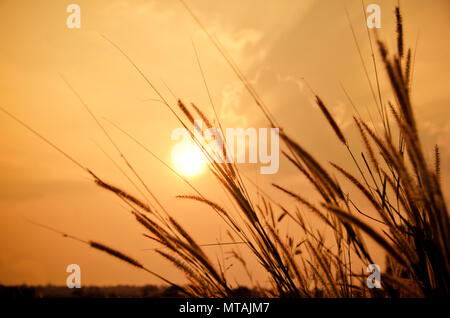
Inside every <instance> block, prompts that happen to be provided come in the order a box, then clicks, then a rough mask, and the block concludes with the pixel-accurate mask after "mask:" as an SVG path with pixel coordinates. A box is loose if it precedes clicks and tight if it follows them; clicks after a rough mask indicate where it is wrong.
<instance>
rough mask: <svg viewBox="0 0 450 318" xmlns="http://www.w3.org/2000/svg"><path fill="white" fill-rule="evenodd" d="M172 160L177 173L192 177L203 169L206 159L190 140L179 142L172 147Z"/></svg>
mask: <svg viewBox="0 0 450 318" xmlns="http://www.w3.org/2000/svg"><path fill="white" fill-rule="evenodd" d="M172 162H173V163H174V166H175V170H177V172H178V173H180V174H182V175H184V176H186V177H193V176H196V175H198V174H200V173H201V172H203V171H204V170H205V166H206V159H205V157H204V155H203V153H202V151H201V150H200V149H199V148H198V147H197V146H196V145H195V144H193V143H192V142H191V141H183V142H179V143H177V144H176V145H174V146H173V148H172Z"/></svg>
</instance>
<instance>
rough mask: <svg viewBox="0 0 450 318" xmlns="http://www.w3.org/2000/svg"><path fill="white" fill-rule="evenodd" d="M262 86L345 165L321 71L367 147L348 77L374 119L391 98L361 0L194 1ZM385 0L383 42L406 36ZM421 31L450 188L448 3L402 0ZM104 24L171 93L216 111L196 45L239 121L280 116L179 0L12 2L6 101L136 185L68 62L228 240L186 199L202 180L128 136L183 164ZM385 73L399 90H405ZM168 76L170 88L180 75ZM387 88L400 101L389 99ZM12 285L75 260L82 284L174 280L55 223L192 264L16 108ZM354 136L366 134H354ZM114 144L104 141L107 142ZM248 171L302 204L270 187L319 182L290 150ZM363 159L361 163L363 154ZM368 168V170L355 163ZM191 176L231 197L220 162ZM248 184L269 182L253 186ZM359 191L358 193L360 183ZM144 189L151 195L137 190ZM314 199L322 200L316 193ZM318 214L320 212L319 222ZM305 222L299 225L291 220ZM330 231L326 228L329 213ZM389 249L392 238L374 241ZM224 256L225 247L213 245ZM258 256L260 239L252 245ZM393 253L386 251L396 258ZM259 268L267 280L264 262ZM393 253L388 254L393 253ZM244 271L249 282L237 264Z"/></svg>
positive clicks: (4, 280)
mask: <svg viewBox="0 0 450 318" xmlns="http://www.w3.org/2000/svg"><path fill="white" fill-rule="evenodd" d="M71 3H76V4H78V5H79V6H80V8H81V28H80V29H69V28H68V27H67V26H66V19H67V17H68V15H69V13H67V12H66V8H67V6H68V5H69V4H71ZM186 3H187V4H188V5H189V7H190V8H191V9H192V10H193V11H194V12H195V14H196V15H197V16H198V17H199V19H200V20H201V21H202V22H203V24H204V25H205V26H206V27H207V28H208V30H209V31H210V32H211V33H212V34H214V35H215V36H216V37H217V39H218V40H219V41H220V42H221V43H222V45H223V47H224V48H225V49H226V50H227V52H228V53H229V55H230V56H231V57H232V58H233V59H234V61H235V62H236V64H237V65H238V66H239V67H240V68H241V70H242V72H243V73H244V74H245V75H246V76H247V78H248V79H249V80H250V81H251V83H252V84H253V85H254V87H255V89H256V91H257V92H258V93H259V94H260V96H261V98H262V99H263V100H264V101H265V103H266V104H267V106H268V108H269V109H270V111H271V113H272V114H273V115H274V116H275V117H276V118H277V120H278V123H279V124H280V125H281V126H282V127H284V129H285V131H286V132H288V133H289V134H291V135H292V136H294V137H295V139H296V140H298V141H299V142H300V143H301V144H302V145H304V146H305V147H306V149H308V150H310V151H311V153H313V154H314V155H316V156H317V157H318V158H323V159H324V160H323V163H324V164H326V163H327V161H330V160H333V161H335V162H338V163H340V164H343V165H344V166H345V163H346V162H348V153H347V152H346V151H345V149H344V148H343V146H342V145H341V144H338V142H337V139H336V137H335V136H334V134H333V132H332V130H331V129H330V128H329V126H328V124H327V122H326V120H325V119H324V117H323V115H322V114H321V113H320V110H319V109H318V108H317V107H316V106H315V104H314V99H313V95H312V94H311V91H310V90H309V89H308V87H307V86H306V85H305V82H304V80H303V78H304V79H306V80H307V82H308V83H309V84H310V85H311V87H312V88H313V89H314V91H315V92H317V93H318V94H319V95H320V96H321V97H322V98H323V100H324V101H325V103H326V104H327V105H328V106H329V107H330V109H331V111H332V113H333V115H334V116H335V118H336V120H337V122H338V123H339V124H340V125H341V127H343V130H344V133H346V134H347V135H348V136H349V138H348V139H349V140H351V142H350V144H351V146H352V147H353V148H354V149H355V150H356V152H357V151H358V150H359V151H360V150H361V149H362V146H361V143H360V140H359V139H358V138H357V131H356V129H355V127H354V125H353V122H352V116H353V115H354V110H353V108H352V107H351V105H350V103H349V101H348V99H347V98H346V96H345V94H344V93H343V90H342V87H341V85H342V86H343V87H344V88H345V90H346V91H347V92H348V94H349V95H350V97H351V98H352V100H353V102H354V103H355V105H357V107H358V108H359V109H360V111H361V113H362V115H363V117H364V118H365V119H368V115H367V111H366V106H367V108H368V109H369V111H370V112H371V113H372V115H373V116H375V115H376V110H375V104H374V101H373V98H372V95H371V92H370V89H369V85H368V83H367V80H366V77H365V74H364V69H363V67H362V63H361V60H360V58H359V55H358V51H357V48H356V46H355V43H354V40H353V37H352V33H351V30H350V26H349V23H348V20H347V17H346V14H345V6H346V7H347V8H348V11H349V16H350V19H351V22H352V24H353V26H354V28H355V34H356V37H357V39H358V43H359V44H360V47H361V52H362V55H363V58H364V62H365V63H366V65H368V72H369V76H370V78H371V80H372V84H374V83H375V82H374V72H373V68H372V67H370V66H371V57H370V54H371V53H370V46H369V41H368V38H367V33H366V32H367V31H366V28H365V19H364V16H363V8H362V4H361V1H360V0H347V1H335V0H316V1H314V0H270V1H258V0H227V1H219V0H186ZM369 3H377V4H379V5H380V7H381V29H379V30H378V32H379V36H380V38H381V39H383V40H386V42H387V43H388V45H389V48H390V49H391V50H393V49H394V48H395V24H394V14H393V12H394V7H395V6H396V5H397V3H398V1H394V0H374V1H371V2H367V1H364V5H365V6H367V5H368V4H369ZM400 6H401V9H402V12H403V17H404V29H405V41H406V45H407V46H408V47H412V48H415V45H416V40H417V39H418V41H417V51H416V53H417V54H415V55H414V56H415V64H414V77H413V84H412V87H413V88H412V99H413V102H414V109H415V114H416V117H417V120H418V123H419V129H420V131H421V137H422V142H423V144H424V148H425V149H426V151H427V155H428V157H429V159H431V158H432V153H433V147H434V145H435V144H439V146H440V148H441V152H442V182H443V188H444V191H445V195H446V197H447V201H448V199H449V197H450V190H449V189H448V187H447V185H448V178H449V174H450V107H449V105H450V91H449V84H450V80H449V77H448V76H449V70H450V45H449V42H448V40H449V35H450V32H449V31H450V28H449V19H450V1H448V0H432V1H422V0H402V1H400ZM102 35H105V36H106V37H108V38H109V39H111V40H112V41H114V42H115V43H117V44H118V45H119V46H120V47H121V48H122V49H123V50H124V51H125V52H127V54H128V55H129V56H130V57H131V58H132V59H133V61H134V62H135V63H136V64H137V65H138V66H139V67H140V68H141V70H142V71H143V72H144V73H145V74H146V75H147V76H148V78H149V79H150V80H151V81H152V83H154V85H155V86H156V87H157V88H158V89H159V90H160V91H161V93H162V94H163V95H164V96H165V97H166V98H167V100H168V101H169V102H170V103H171V104H173V105H175V102H176V99H174V97H173V96H172V93H171V92H170V91H169V88H170V90H171V91H172V92H173V94H175V96H176V97H178V98H181V99H182V100H183V101H185V102H187V103H189V102H194V103H196V104H197V105H198V106H199V107H200V108H201V109H202V110H203V111H204V112H205V113H206V114H207V115H209V116H210V115H212V110H211V107H210V103H209V98H208V94H207V92H206V90H205V87H204V84H203V81H202V77H201V74H200V72H199V68H198V64H197V61H196V57H195V51H194V48H193V43H194V45H195V47H196V49H197V51H198V55H199V59H200V61H201V64H202V67H203V70H204V73H205V77H206V81H207V84H208V87H209V89H210V92H211V97H212V99H213V101H214V103H215V105H216V108H217V110H218V115H219V118H220V119H221V122H222V125H223V126H224V127H242V128H248V127H268V123H267V121H266V120H265V118H264V116H263V114H262V113H261V111H260V110H259V109H258V108H257V106H256V105H255V103H254V102H253V101H252V99H251V98H250V96H249V95H248V93H247V92H246V91H245V89H244V87H243V85H242V83H241V82H240V81H239V80H238V78H237V77H236V76H235V74H234V73H233V72H232V70H231V69H230V67H229V66H228V65H227V63H226V62H225V60H224V59H223V57H222V56H221V55H220V53H219V52H218V51H217V49H216V48H215V47H214V45H213V44H212V43H211V42H210V41H209V39H208V38H207V36H206V35H205V34H204V32H203V31H202V30H201V29H200V28H199V26H198V25H197V24H196V23H195V21H194V20H193V19H192V17H191V16H190V15H189V13H188V12H187V11H186V9H185V8H184V7H183V6H182V5H181V3H180V1H178V0H164V1H163V0H96V1H91V0H71V1H65V0H36V1H29V0H28V1H26V0H15V1H7V0H0V106H1V107H2V108H4V109H6V110H7V111H9V112H10V113H12V114H14V115H15V116H17V117H18V118H20V119H21V120H23V121H24V122H26V123H27V124H29V125H30V126H32V127H33V128H34V129H36V130H37V131H38V132H39V133H41V134H42V135H44V136H46V137H47V138H48V139H50V140H51V141H52V142H53V143H55V144H56V145H58V146H59V147H61V148H62V149H63V150H64V151H66V152H67V153H69V154H70V155H71V156H73V157H74V158H76V160H78V161H80V162H81V163H82V164H83V165H85V166H87V167H89V168H90V169H91V170H92V171H94V172H95V173H96V174H97V175H99V176H101V177H102V178H104V179H105V180H106V181H108V182H111V183H113V184H115V185H117V186H119V187H122V188H124V189H127V190H128V191H130V192H131V193H133V194H136V191H135V189H134V188H133V187H132V185H131V184H130V183H129V181H128V180H127V179H126V178H125V177H124V176H123V175H122V174H121V172H120V171H119V170H118V169H117V168H116V167H115V165H114V164H113V163H112V162H111V160H110V159H109V158H108V156H106V155H105V153H104V152H106V153H107V154H108V155H109V156H111V157H112V158H113V159H114V160H115V161H116V162H117V163H119V164H120V165H121V166H122V167H123V168H125V165H124V164H123V161H121V159H120V156H119V155H118V154H117V152H116V151H115V149H114V147H113V146H112V145H111V143H109V141H108V139H107V138H106V137H105V135H104V134H103V133H102V131H101V130H100V129H99V127H98V126H97V125H96V123H95V122H94V121H93V120H92V118H91V117H90V116H89V114H88V113H87V112H86V110H85V109H84V108H83V106H82V105H81V104H80V102H79V101H78V100H77V98H76V97H75V96H74V94H73V93H72V92H71V90H70V89H69V88H68V86H67V85H66V84H65V83H64V81H63V80H62V78H61V76H60V74H62V75H63V76H64V77H65V78H66V79H67V80H68V82H70V84H71V85H72V86H73V87H74V88H75V89H76V90H77V91H78V93H79V94H80V95H81V96H82V97H83V99H84V100H85V102H86V103H87V104H88V105H89V107H90V108H91V110H92V111H93V112H94V113H95V114H96V115H97V117H98V118H99V119H100V120H101V122H102V124H104V126H105V128H106V129H107V130H108V132H109V133H110V134H111V137H112V138H113V139H114V140H115V142H116V143H117V144H118V145H119V147H120V148H121V150H122V151H123V152H124V153H125V154H126V155H127V158H128V159H129V161H130V162H132V163H133V164H134V166H135V168H136V170H137V171H138V172H139V174H140V175H141V176H142V177H143V179H145V181H146V183H147V185H148V186H149V188H151V189H152V191H153V192H154V193H155V195H157V197H158V198H159V200H160V201H161V202H162V203H163V204H164V205H165V206H166V207H167V209H168V210H169V211H170V213H171V214H172V215H173V216H174V217H175V218H176V219H177V220H179V221H180V223H182V224H183V226H185V227H186V229H188V230H189V231H191V232H192V234H193V236H194V238H195V239H196V240H197V241H198V242H199V243H202V244H207V243H214V242H217V241H221V242H226V241H227V240H228V238H227V237H226V226H225V224H223V222H221V220H220V218H219V217H218V216H217V215H216V214H214V213H213V211H212V210H211V209H209V208H207V207H205V206H204V205H202V204H199V203H198V202H191V201H181V200H179V199H176V198H175V196H176V195H179V194H191V193H192V190H191V189H190V188H189V187H187V186H186V184H184V183H183V182H182V181H181V180H180V179H179V178H178V177H177V176H175V175H174V174H173V173H171V172H170V171H169V170H168V169H166V168H165V167H164V166H163V165H161V164H160V163H159V162H158V161H157V160H155V159H154V158H152V157H151V156H149V155H148V154H147V153H145V152H144V151H143V150H142V149H141V148H139V147H138V146H137V145H136V144H135V143H133V142H132V141H131V140H130V139H128V138H127V137H125V136H124V135H123V134H121V133H120V132H119V131H118V130H117V129H115V128H114V127H113V126H112V125H111V124H110V123H108V122H107V121H105V119H104V118H107V119H108V120H110V121H112V122H114V123H116V124H118V125H119V126H120V127H121V128H123V129H124V130H126V131H127V132H128V133H130V134H131V135H133V136H134V137H136V138H137V139H138V140H139V141H141V142H142V143H143V144H145V146H146V147H148V148H149V149H151V150H152V151H153V152H154V153H155V154H156V155H157V156H158V157H159V158H161V159H162V160H164V161H165V162H167V163H168V164H170V165H173V162H172V158H171V153H172V148H173V146H174V145H175V143H176V142H175V141H172V140H171V138H170V136H171V132H172V130H173V129H175V128H177V127H179V126H180V124H179V123H178V122H177V121H176V119H175V117H174V116H173V115H172V114H171V113H170V111H169V110H168V109H167V107H165V106H164V105H163V104H162V103H160V102H158V101H155V99H157V98H158V97H157V95H156V94H155V92H154V91H153V90H152V89H151V88H150V87H149V86H148V85H147V83H146V82H145V81H144V80H143V79H142V77H140V76H139V74H138V73H137V72H136V70H135V69H134V68H133V67H132V66H131V65H130V63H129V62H128V61H127V60H126V59H125V58H124V57H123V56H122V55H121V54H120V53H119V52H118V51H117V50H116V49H115V48H114V47H113V46H112V45H111V44H110V43H108V42H107V41H106V40H105V39H104V38H103V37H102ZM380 70H381V74H383V75H382V77H381V85H382V87H381V89H382V91H383V92H384V94H383V96H388V97H389V98H392V95H391V94H390V92H389V88H388V85H387V79H386V77H385V76H384V72H383V71H384V70H383V69H382V68H381V67H380ZM166 85H167V86H166ZM386 99H387V98H386ZM0 136H1V138H0V284H22V283H26V284H48V283H51V284H56V285H64V284H65V282H66V278H67V275H68V273H66V267H67V265H68V264H73V263H75V264H79V265H80V267H81V277H82V284H84V285H92V284H97V285H111V284H140V285H142V284H160V283H161V282H160V281H158V280H157V279H155V278H154V277H152V276H149V275H148V274H146V273H144V272H141V271H139V270H138V269H135V268H132V267H131V266H129V265H127V264H124V263H122V262H120V261H118V260H116V259H113V258H111V257H110V256H108V255H106V254H103V253H101V252H98V251H96V250H93V249H90V248H89V247H88V246H86V245H84V244H81V243H79V242H77V241H73V240H70V239H67V238H63V237H62V236H61V235H58V234H56V233H53V232H51V231H48V230H46V229H43V228H41V227H37V226H35V225H32V224H31V223H29V222H28V221H27V220H33V221H35V222H38V223H41V224H45V225H47V226H50V227H52V228H56V229H58V230H61V231H64V232H67V233H70V234H72V235H74V236H77V237H80V238H83V239H92V240H96V241H100V242H103V243H106V244H108V245H110V246H113V247H115V248H117V249H119V250H122V251H126V252H127V254H130V255H131V256H133V257H135V258H137V259H139V260H140V261H141V262H143V263H144V264H146V265H147V266H148V267H149V268H150V269H152V270H154V271H155V272H157V273H160V274H163V275H164V276H166V277H169V278H171V279H173V280H174V281H175V282H184V278H183V275H182V274H181V273H179V272H178V271H177V270H176V269H175V268H174V267H173V266H172V265H169V264H168V263H167V262H166V261H164V260H162V259H161V258H160V257H159V256H157V255H156V253H155V252H154V251H152V249H153V248H155V247H156V243H154V242H152V241H150V240H148V239H146V238H144V237H143V236H142V232H143V230H142V228H141V226H140V225H139V224H137V223H136V222H135V220H134V218H133V216H132V215H131V214H130V213H129V211H128V209H127V208H126V206H125V205H124V204H123V203H122V202H121V201H120V200H119V199H118V198H117V197H115V196H114V195H112V194H111V193H108V192H106V191H105V190H103V189H101V188H99V187H98V186H96V185H95V184H94V182H92V180H91V178H90V176H89V175H87V174H86V173H85V172H84V171H82V170H80V169H79V168H78V167H77V166H75V165H73V163H71V162H70V161H68V160H67V159H66V158H64V157H63V156H62V155H61V154H60V153H58V152H56V151H55V150H54V149H52V148H51V147H49V146H48V145H47V144H45V143H43V142H42V141H41V140H39V139H38V138H37V137H36V136H34V135H33V134H31V133H30V132H29V131H27V130H26V129H24V128H23V127H22V126H20V125H18V124H17V123H16V122H14V121H13V120H11V118H9V117H8V116H6V115H5V114H4V113H2V112H0ZM352 136H353V137H354V138H352ZM102 150H103V151H104V152H103V151H102ZM242 168H243V171H244V173H245V174H246V175H247V176H248V177H249V178H250V179H252V180H253V181H254V182H256V183H258V184H259V185H260V186H261V187H262V188H263V189H265V191H267V192H268V193H270V194H271V195H273V197H274V198H276V199H279V200H282V202H284V204H285V205H286V206H288V207H293V206H294V205H295V202H293V201H292V200H291V199H290V198H288V197H286V196H285V195H283V194H281V193H279V192H277V191H276V190H275V189H273V188H272V187H271V186H270V183H271V182H274V181H276V182H277V183H278V184H281V185H284V186H286V187H287V188H289V189H292V190H295V191H297V192H301V193H303V196H306V197H307V196H311V197H312V196H313V192H312V190H311V187H310V185H309V184H308V182H307V181H306V180H304V179H303V178H301V177H299V176H298V173H296V174H295V175H294V174H293V171H295V170H294V168H293V167H292V166H291V165H290V164H289V163H288V162H287V160H285V159H284V158H282V159H281V160H280V168H279V171H278V173H276V174H274V175H260V174H259V173H258V171H259V168H258V165H250V164H247V165H243V166H242ZM347 168H348V169H350V170H351V169H354V167H352V166H348V167H347ZM352 172H353V171H352ZM189 180H190V181H191V182H192V183H193V184H195V186H197V187H198V188H199V189H200V190H201V191H202V192H203V193H204V195H205V196H207V197H209V198H211V199H212V200H213V201H216V202H218V203H220V204H222V205H224V206H228V201H227V200H228V199H227V198H226V197H225V196H224V193H223V191H222V189H221V188H220V187H219V186H218V183H217V181H216V180H215V179H214V178H213V176H212V175H211V173H209V172H208V171H207V170H206V169H205V171H204V172H201V173H199V174H197V175H195V176H190V177H189ZM248 187H249V189H250V191H251V193H252V194H255V191H254V188H253V187H252V185H251V184H248ZM348 191H352V189H351V188H350V187H349V190H348ZM136 195H138V194H136ZM312 199H313V197H312ZM313 222H315V221H314V220H313ZM289 226H290V224H289V223H286V224H285V227H286V231H289ZM317 227H318V229H323V228H325V226H324V225H323V224H322V223H320V222H317ZM373 248H376V246H373ZM207 251H208V253H210V254H209V255H210V256H211V258H212V259H215V258H216V255H217V254H218V253H219V252H220V251H219V249H218V248H215V247H210V248H208V249H207ZM242 252H243V253H247V252H246V251H245V247H242ZM380 259H382V257H381V255H380ZM249 262H250V264H249V265H250V268H251V269H252V270H253V272H254V275H255V277H256V278H257V279H258V280H259V281H260V282H262V283H264V282H265V280H266V277H265V276H264V275H263V271H262V270H261V268H260V267H259V265H258V264H257V263H256V261H254V260H250V261H249ZM380 262H382V260H380ZM231 275H232V276H235V277H236V278H237V279H238V280H240V281H242V282H243V283H248V280H246V275H245V274H244V273H243V270H242V268H240V267H239V265H238V264H235V265H234V266H233V268H232V269H231Z"/></svg>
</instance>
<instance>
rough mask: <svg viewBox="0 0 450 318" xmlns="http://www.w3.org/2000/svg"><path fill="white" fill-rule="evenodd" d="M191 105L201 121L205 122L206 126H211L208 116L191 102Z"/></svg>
mask: <svg viewBox="0 0 450 318" xmlns="http://www.w3.org/2000/svg"><path fill="white" fill-rule="evenodd" d="M191 106H192V108H194V110H195V112H196V113H197V115H199V116H200V118H201V119H202V120H203V122H204V123H205V124H206V127H208V128H211V127H212V125H211V122H210V121H209V119H208V117H206V115H205V114H204V113H203V112H202V111H201V110H200V108H198V107H197V105H195V104H194V103H191Z"/></svg>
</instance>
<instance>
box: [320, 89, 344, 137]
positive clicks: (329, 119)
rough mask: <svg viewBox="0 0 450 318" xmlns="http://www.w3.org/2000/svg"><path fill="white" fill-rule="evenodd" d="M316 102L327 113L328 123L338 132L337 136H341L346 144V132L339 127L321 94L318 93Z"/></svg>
mask: <svg viewBox="0 0 450 318" xmlns="http://www.w3.org/2000/svg"><path fill="white" fill-rule="evenodd" d="M316 103H317V105H319V108H320V110H321V111H322V113H323V114H324V115H325V118H326V119H327V121H328V123H329V124H330V125H331V127H332V128H333V130H334V132H335V133H336V136H337V137H338V138H339V140H340V141H341V142H342V143H343V144H344V145H346V144H347V140H345V137H344V134H343V133H342V131H341V129H340V128H339V125H338V124H337V123H336V121H335V120H334V118H333V116H332V115H331V114H330V112H329V111H328V108H327V107H326V106H325V104H324V103H323V101H322V99H320V97H319V96H317V95H316Z"/></svg>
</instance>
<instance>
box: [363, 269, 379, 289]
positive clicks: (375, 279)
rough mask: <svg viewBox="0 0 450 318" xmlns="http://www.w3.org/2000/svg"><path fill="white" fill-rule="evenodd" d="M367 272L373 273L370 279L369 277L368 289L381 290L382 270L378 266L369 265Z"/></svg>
mask: <svg viewBox="0 0 450 318" xmlns="http://www.w3.org/2000/svg"><path fill="white" fill-rule="evenodd" d="M366 271H367V272H368V273H371V274H370V275H369V277H367V281H366V283H367V287H369V288H370V289H372V288H381V270H380V266H379V265H377V264H369V266H367V269H366Z"/></svg>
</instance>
